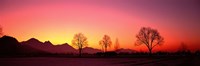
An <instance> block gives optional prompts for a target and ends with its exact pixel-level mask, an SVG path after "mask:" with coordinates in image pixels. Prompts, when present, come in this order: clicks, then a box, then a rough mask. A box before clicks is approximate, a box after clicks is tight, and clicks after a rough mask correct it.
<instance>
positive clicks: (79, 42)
mask: <svg viewBox="0 0 200 66" xmlns="http://www.w3.org/2000/svg"><path fill="white" fill-rule="evenodd" d="M87 42H88V41H87V38H86V37H85V36H84V35H83V34H82V33H78V34H75V35H74V38H73V40H72V44H73V46H75V47H77V48H78V50H79V56H81V54H82V49H83V47H86V46H87V45H88V44H87Z"/></svg>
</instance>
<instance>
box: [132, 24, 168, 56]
mask: <svg viewBox="0 0 200 66" xmlns="http://www.w3.org/2000/svg"><path fill="white" fill-rule="evenodd" d="M136 38H137V40H136V43H135V45H136V46H138V45H142V44H144V45H146V46H147V48H148V50H149V54H150V55H151V54H152V49H153V48H154V47H155V46H157V45H162V44H163V42H164V38H163V37H161V36H160V34H159V32H158V31H157V30H156V29H152V28H150V27H142V28H141V29H140V31H139V33H138V34H137V35H136Z"/></svg>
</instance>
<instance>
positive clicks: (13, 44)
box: [0, 36, 101, 55]
mask: <svg viewBox="0 0 200 66" xmlns="http://www.w3.org/2000/svg"><path fill="white" fill-rule="evenodd" d="M97 52H101V50H99V49H94V48H91V47H85V48H83V53H88V54H94V53H97ZM48 53H53V54H55V53H56V54H74V53H75V54H77V53H78V50H76V49H75V48H73V47H72V46H70V45H69V44H68V43H64V44H57V45H55V44H52V43H51V42H50V41H45V42H41V41H39V40H38V39H36V38H31V39H29V40H27V41H22V42H19V41H18V40H17V39H16V38H14V37H11V36H3V37H1V38H0V54H1V55H3V54H4V55H16V54H48Z"/></svg>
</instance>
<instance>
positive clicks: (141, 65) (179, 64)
mask: <svg viewBox="0 0 200 66" xmlns="http://www.w3.org/2000/svg"><path fill="white" fill-rule="evenodd" d="M199 65H200V57H162V58H150V57H148V58H63V57H62V58H59V57H25V58H0V66H199Z"/></svg>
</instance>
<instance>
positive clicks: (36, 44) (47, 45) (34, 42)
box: [21, 38, 77, 53]
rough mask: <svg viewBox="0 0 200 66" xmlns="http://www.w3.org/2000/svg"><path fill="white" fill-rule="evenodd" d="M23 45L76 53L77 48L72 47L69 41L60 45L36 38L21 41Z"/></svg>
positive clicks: (49, 50) (55, 51) (57, 51)
mask: <svg viewBox="0 0 200 66" xmlns="http://www.w3.org/2000/svg"><path fill="white" fill-rule="evenodd" d="M21 44H22V45H28V46H31V47H33V48H36V49H39V50H42V51H46V52H50V53H76V52H77V51H76V49H74V48H73V47H71V46H70V45H69V44H68V43H64V44H60V45H53V44H52V43H51V42H50V41H45V42H44V43H43V42H41V41H39V40H37V39H35V38H31V39H29V40H27V41H23V42H21Z"/></svg>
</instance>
